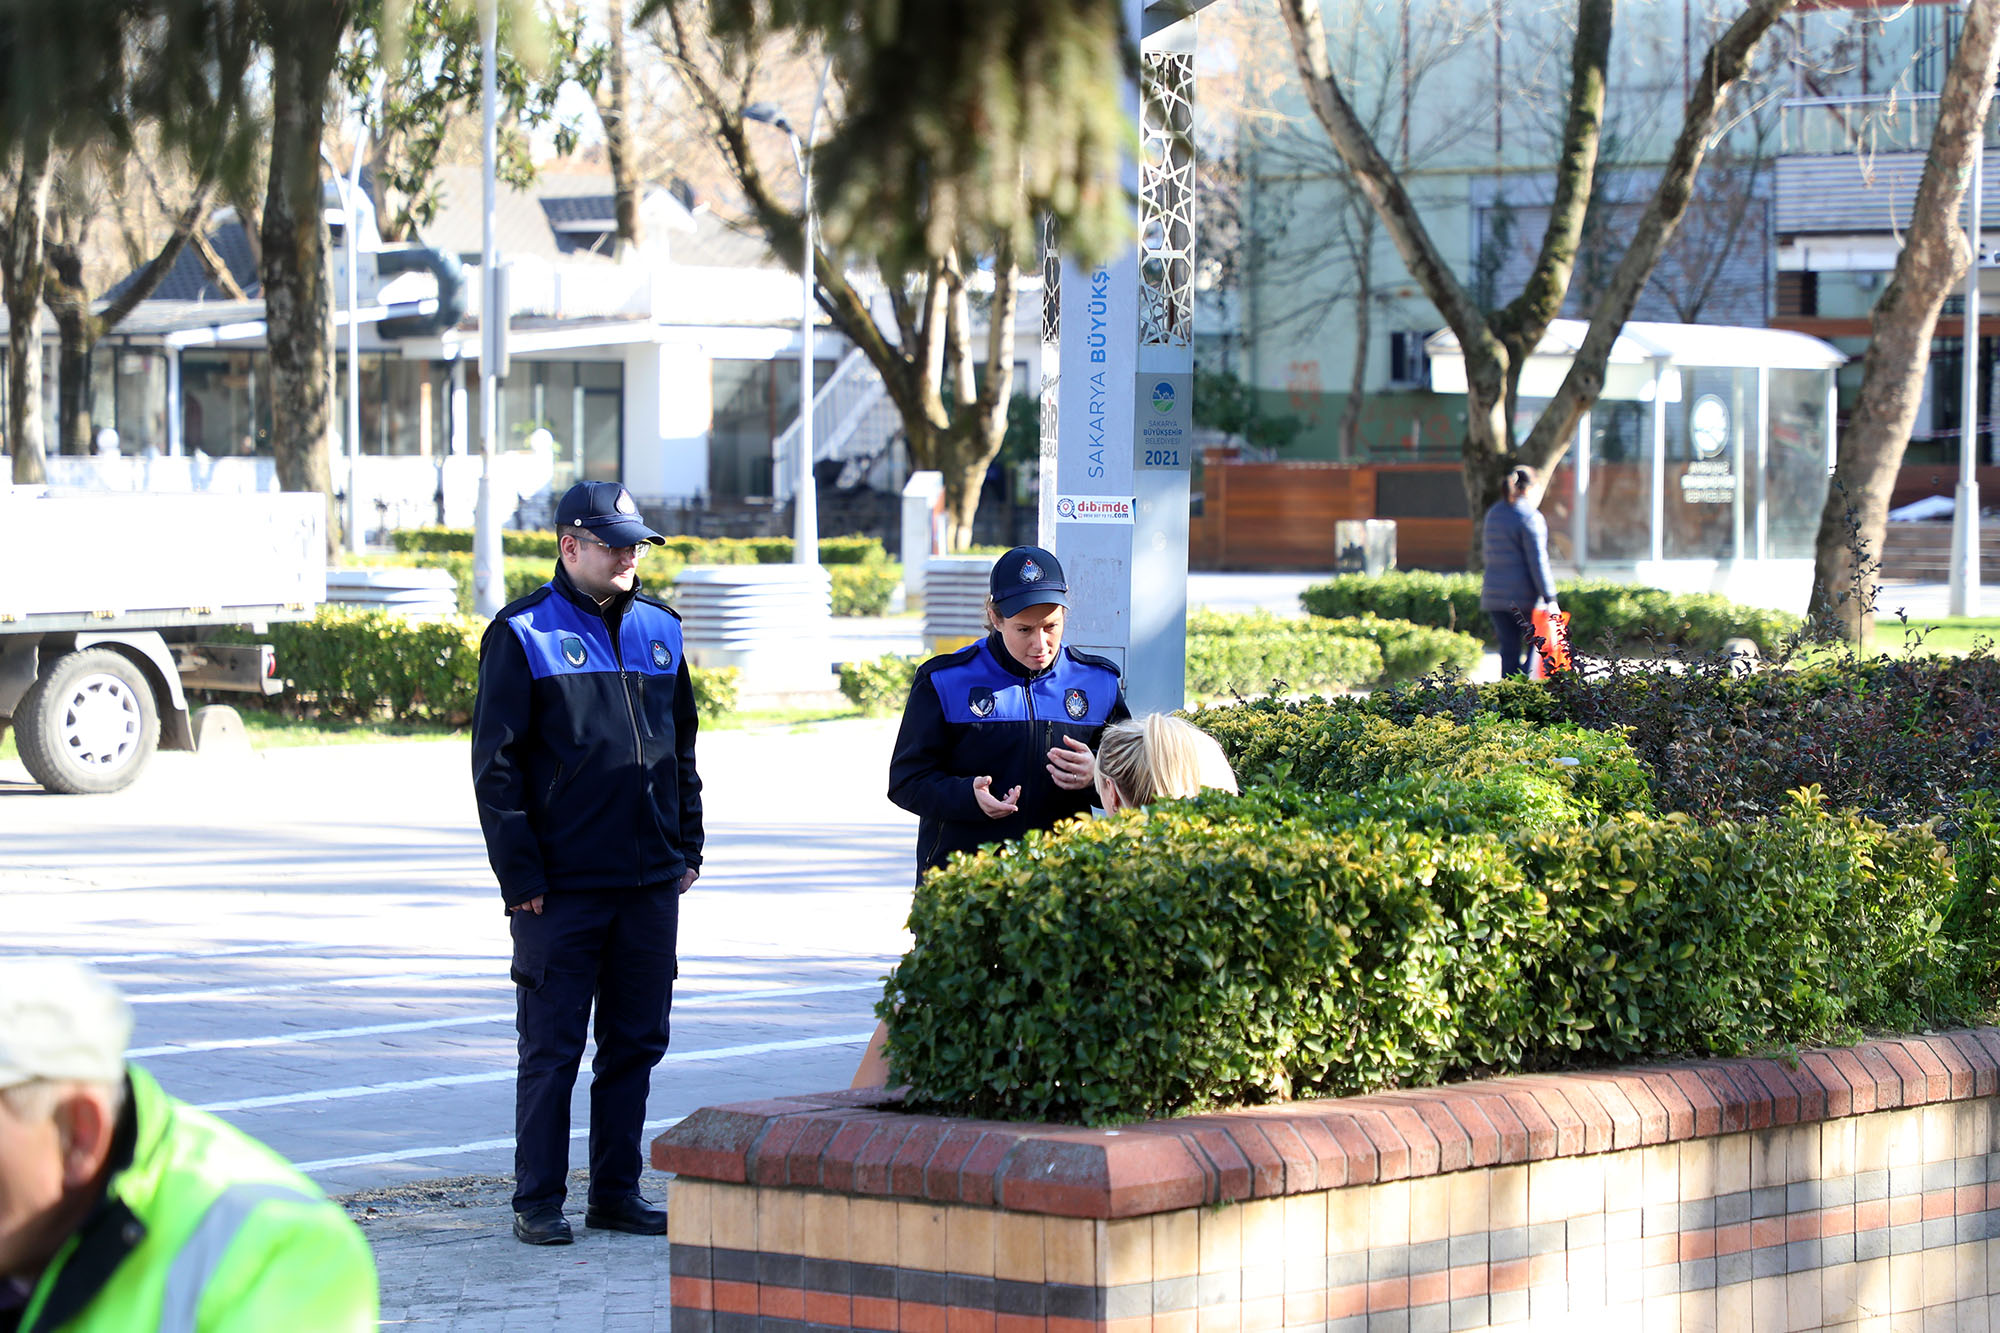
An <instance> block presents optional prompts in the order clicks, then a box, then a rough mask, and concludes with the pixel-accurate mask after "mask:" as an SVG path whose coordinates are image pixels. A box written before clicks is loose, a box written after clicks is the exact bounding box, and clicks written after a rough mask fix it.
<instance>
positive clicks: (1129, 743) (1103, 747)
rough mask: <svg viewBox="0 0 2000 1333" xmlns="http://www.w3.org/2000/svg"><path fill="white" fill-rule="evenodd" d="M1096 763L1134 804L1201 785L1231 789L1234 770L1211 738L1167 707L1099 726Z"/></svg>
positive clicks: (1188, 792) (1195, 790)
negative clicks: (1157, 711) (1105, 725)
mask: <svg viewBox="0 0 2000 1333" xmlns="http://www.w3.org/2000/svg"><path fill="white" fill-rule="evenodd" d="M1097 767H1098V770H1099V771H1100V772H1102V773H1103V774H1104V776H1105V777H1106V778H1107V779H1109V780H1110V781H1111V783H1112V784H1113V785H1114V786H1116V787H1117V788H1118V794H1119V795H1120V796H1122V797H1124V798H1125V799H1127V800H1128V801H1130V802H1131V803H1132V804H1133V805H1151V804H1152V803H1153V802H1154V801H1157V800H1159V799H1161V798H1162V797H1186V796H1196V795H1199V794H1200V792H1201V789H1202V788H1203V787H1216V788H1219V789H1221V790H1223V791H1226V792H1234V791H1235V790H1236V774H1235V773H1233V772H1231V771H1230V768H1229V760H1228V758H1227V757H1225V756H1224V755H1223V753H1222V747H1221V746H1220V745H1217V744H1216V743H1215V738H1214V737H1213V736H1211V735H1209V734H1208V733H1207V732H1205V731H1203V730H1202V729H1201V728H1200V727H1197V726H1195V725H1194V724H1193V723H1192V722H1187V721H1184V720H1183V719H1181V718H1178V717H1175V716H1173V714H1171V713H1149V714H1147V715H1146V716H1145V717H1135V718H1131V719H1129V720H1127V721H1124V722H1119V723H1116V724H1114V725H1112V726H1109V727H1106V728H1105V729H1104V738H1103V739H1102V740H1100V741H1099V742H1098V744H1097Z"/></svg>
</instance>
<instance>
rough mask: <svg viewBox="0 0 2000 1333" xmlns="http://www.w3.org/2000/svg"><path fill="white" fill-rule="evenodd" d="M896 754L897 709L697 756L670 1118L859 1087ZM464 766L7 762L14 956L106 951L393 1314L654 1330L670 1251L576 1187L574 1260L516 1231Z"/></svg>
mask: <svg viewBox="0 0 2000 1333" xmlns="http://www.w3.org/2000/svg"><path fill="white" fill-rule="evenodd" d="M893 737H894V722H893V720H879V721H848V722H836V723H827V724H821V725H817V726H813V727H809V728H797V729H794V728H782V729H769V730H739V731H727V730H718V731H712V732H709V733H707V734H705V735H704V736H703V738H702V740H701V743H700V755H701V766H702V771H703V774H704V777H705V779H706V785H707V789H706V802H707V819H708V829H709V835H708V837H709V841H708V848H707V852H706V856H705V861H706V869H705V874H704V876H703V878H702V880H701V881H700V883H699V884H697V886H696V887H695V889H694V890H693V891H692V892H691V893H689V895H688V896H687V898H686V899H685V900H684V903H683V906H684V912H683V916H682V924H681V977H680V981H679V982H678V984H677V987H676V991H675V995H676V999H675V1004H674V1033H673V1046H672V1049H671V1050H670V1051H669V1053H668V1055H667V1058H666V1060H665V1062H663V1063H662V1064H661V1066H660V1068H659V1070H658V1071H657V1072H656V1073H655V1075H654V1079H653V1092H652V1097H651V1100H650V1102H649V1105H648V1112H649V1115H650V1116H651V1117H652V1121H651V1123H652V1126H653V1130H657V1129H658V1128H661V1127H664V1126H666V1125H668V1124H671V1123H673V1122H674V1121H675V1120H676V1119H678V1118H679V1117H680V1116H683V1115H685V1114H687V1113H688V1112H689V1111H692V1110H694V1109H695V1108H696V1107H698V1106H702V1105H706V1104H711V1103H716V1102H727V1101H740V1100H745V1099H749V1098H757V1097H765V1096H771V1095H773V1094H779V1093H785V1092H802V1091H814V1090H820V1089H825V1088H833V1087H845V1086H846V1084H847V1082H848V1079H849V1078H850V1076H851V1075H852V1073H853V1070H854V1066H855V1062H856V1061H857V1059H858V1058H859V1056H860V1052H861V1049H862V1047H863V1045H864V1044H865V1042H866V1040H867V1037H868V1035H869V1033H870V1031H871V1030H872V1029H873V1027H874V1025H875V1018H874V1014H873V1005H874V1002H875V1000H876V998H877V996H879V995H880V993H881V981H880V978H881V976H882V974H883V973H884V972H885V971H886V970H887V969H888V967H889V966H890V965H891V964H892V963H893V961H894V960H895V958H896V957H897V956H898V955H899V954H900V953H901V952H902V950H903V949H904V948H905V947H906V940H907V936H906V935H905V933H904V929H903V926H904V919H905V917H906V915H907V913H908V908H909V896H910V882H911V879H912V875H913V872H914V860H913V856H912V847H913V844H914V841H915V820H914V819H913V818H911V817H910V816H908V815H906V814H904V813H903V812H902V811H900V810H898V809H896V808H895V807H893V806H891V805H890V804H889V802H888V800H887V798H886V797H885V796H884V795H883V789H884V787H885V786H886V779H885V776H884V775H885V774H886V771H887V767H888V756H889V747H890V743H891V741H892V740H893ZM468 774H469V759H468V757H467V750H466V746H465V745H464V744H463V743H461V742H412V743H403V744H386V745H349V746H342V745H334V746H320V747H308V748H296V749H272V750H265V751H262V752H260V753H258V754H256V755H253V756H249V757H243V758H237V759H220V758H215V757H206V758H197V757H195V756H191V755H184V754H163V755H160V756H159V757H158V759H157V761H156V762H155V764H154V765H153V766H152V768H151V769H150V770H149V771H148V773H147V774H146V775H145V776H144V777H143V778H142V779H141V780H140V782H139V783H138V784H136V785H135V786H133V787H132V788H130V789H129V790H127V791H125V792H121V793H118V794H117V795H113V796H106V797H52V796H46V795H43V794H42V793H41V791H40V789H39V788H37V787H35V786H33V785H32V784H31V783H30V782H29V780H28V777H27V774H26V772H25V770H23V769H22V768H21V767H20V766H19V765H18V764H15V763H7V764H0V846H4V847H5V849H6V853H5V856H4V859H0V909H4V911H5V912H6V918H7V922H8V928H7V931H6V933H5V940H4V944H0V948H4V949H6V950H7V951H10V952H12V951H22V952H29V953H45V954H62V955H67V956H72V957H81V958H87V959H90V960H91V961H93V962H95V963H96V964H97V965H98V966H99V967H100V968H102V970H103V971H104V972H105V973H106V974H108V975H109V976H111V977H112V978H113V979H115V980H116V982H117V983H118V985H119V986H120V987H121V988H123V990H124V991H125V993H126V994H127V996H128V997H129V998H130V999H131V1001H132V1003H133V1008H134V1011H135V1014H136V1017H137V1028H136V1031H135V1033H134V1036H133V1045H134V1047H135V1050H134V1052H133V1054H134V1058H135V1059H137V1060H138V1061H139V1062H140V1063H141V1064H143V1065H145V1066H146V1067H147V1068H148V1069H150V1070H151V1071H152V1072H153V1073H155V1074H156V1075H158V1077H159V1078H160V1081H161V1082H162V1083H163V1084H165V1085H166V1087H167V1089H168V1090H169V1091H170V1092H172V1093H174V1094H175V1095H177V1096H179V1097H182V1098H185V1099H186V1100H188V1101H190V1102H193V1103H194V1104H196V1105H198V1106H203V1107H207V1108H208V1109H210V1110H213V1111H215V1112H216V1113H218V1114H219V1115H221V1116H223V1117H224V1118H225V1119H227V1120H229V1121H230V1122H232V1123H234V1124H237V1125H240V1126H242V1127H243V1128H245V1129H247V1130H249V1131H250V1132H252V1133H254V1134H256V1135H258V1136H259V1137H260V1138H262V1139H264V1140H265V1141H266V1142H268V1143H270V1144H271V1145H272V1146H273V1147H275V1148H277V1149H278V1151H280V1152H282V1153H284V1154H285V1155H286V1156H288V1157H290V1158H291V1159H292V1160H293V1161H295V1162H297V1163H299V1164H300V1165H301V1166H302V1167H303V1168H304V1169H305V1170H306V1171H307V1172H308V1173H309V1174H310V1175H312V1176H313V1177H314V1178H315V1179H316V1180H318V1181H319V1182H320V1184H321V1185H322V1186H324V1187H325V1188H326V1189H327V1191H328V1192H329V1193H332V1194H338V1195H355V1196H356V1197H355V1199H354V1207H355V1209H356V1211H357V1212H358V1213H359V1214H360V1215H361V1216H362V1217H363V1218H364V1225H365V1226H366V1227H367V1228H368V1230H369V1232H370V1234H371V1236H372V1237H373V1239H374V1241H375V1244H376V1247H377V1253H378V1256H379V1258H380V1262H381V1268H382V1277H383V1288H384V1301H383V1306H384V1317H385V1320H387V1321H389V1322H390V1326H392V1327H400V1326H404V1325H407V1326H410V1327H421V1328H437V1329H501V1328H514V1327H519V1328H548V1327H552V1326H555V1325H556V1324H557V1323H558V1322H559V1323H560V1325H561V1326H563V1327H578V1328H596V1327H599V1326H600V1325H601V1326H603V1327H606V1328H634V1329H646V1328H651V1327H653V1326H654V1320H655V1312H656V1311H657V1312H658V1315H657V1318H658V1320H659V1323H660V1325H661V1326H664V1324H665V1320H666V1313H665V1311H666V1308H667V1305H668V1300H667V1278H666V1272H667V1270H666V1253H667V1247H666V1243H665V1242H664V1241H663V1240H660V1239H657V1238H653V1239H646V1238H639V1237H629V1236H611V1235H605V1234H601V1233H597V1232H591V1231H587V1230H585V1229H584V1228H583V1227H582V1226H581V1221H582V1218H581V1212H582V1200H581V1196H580V1194H577V1193H573V1194H572V1198H571V1203H572V1204H573V1205H574V1207H573V1211H574V1212H575V1213H576V1214H577V1216H576V1217H575V1219H574V1221H575V1222H576V1223H577V1224H578V1226H577V1232H578V1243H577V1244H576V1245H575V1246H572V1247H570V1248H568V1249H553V1250H531V1249H528V1248H527V1247H524V1246H521V1245H518V1244H516V1243H515V1242H514V1241H513V1240H512V1239H511V1237H510V1236H509V1235H508V1232H507V1223H508V1218H509V1212H508V1207H507V1197H508V1192H509V1189H510V1188H511V1187H510V1185H509V1184H508V1183H507V1182H506V1181H505V1180H504V1179H503V1178H504V1177H505V1176H506V1175H507V1173H508V1172H510V1171H511V1169H512V1163H513V1079H514V1040H513V988H512V986H511V984H510V983H509V982H508V979H507V953H508V936H507V929H506V920H505V918H504V916H503V915H502V913H501V910H500V901H499V894H498V891H497V890H496V889H495V888H494V887H493V882H492V876H491V873H490V871H489V870H488V868H487V865H486V855H485V848H484V844H483V843H482V842H481V840H480V836H479V830H478V825H477V822H476V819H475V816H474V811H473V804H472V795H471V789H470V779H469V776H468ZM588 1058H589V1057H588V1055H586V1064H587V1062H588ZM586 1082H587V1076H586V1077H585V1078H584V1079H582V1080H579V1088H578V1093H577V1098H576V1102H575V1110H574V1114H575V1122H574V1123H575V1124H576V1126H577V1127H578V1128H579V1130H580V1129H581V1127H582V1126H583V1125H584V1124H586V1123H587V1116H586V1109H587V1102H586V1099H585V1093H584V1090H583V1087H582V1084H583V1083H586ZM651 1132H653V1131H649V1135H650V1133H651ZM583 1161H584V1143H583V1140H582V1139H581V1138H577V1139H576V1140H575V1141H574V1143H573V1157H572V1164H573V1165H575V1166H581V1165H582V1164H583ZM663 1184H664V1182H663V1180H662V1179H661V1178H660V1177H658V1176H657V1175H655V1174H653V1173H652V1172H650V1171H649V1172H648V1175H647V1182H646V1188H647V1189H648V1191H649V1192H651V1193H652V1194H653V1195H654V1196H655V1197H658V1196H659V1195H660V1194H661V1193H662V1186H663ZM369 1207H373V1208H374V1209H375V1212H374V1213H373V1214H372V1215H371V1214H369V1213H368V1212H367V1211H366V1209H368V1208H369ZM557 1316H561V1318H560V1319H559V1320H558V1319H557V1318H556V1317H557Z"/></svg>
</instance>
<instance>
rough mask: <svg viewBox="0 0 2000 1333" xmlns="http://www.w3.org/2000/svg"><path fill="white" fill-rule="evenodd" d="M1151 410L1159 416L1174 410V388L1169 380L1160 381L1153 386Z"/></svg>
mask: <svg viewBox="0 0 2000 1333" xmlns="http://www.w3.org/2000/svg"><path fill="white" fill-rule="evenodd" d="M1153 410H1154V411H1155V412H1158V413H1159V414H1160V415H1161V416H1165V415H1166V414H1167V413H1169V412H1171V411H1173V410H1174V386H1173V382H1172V381H1170V380H1161V381H1160V382H1159V383H1158V384H1155V385H1154V386H1153Z"/></svg>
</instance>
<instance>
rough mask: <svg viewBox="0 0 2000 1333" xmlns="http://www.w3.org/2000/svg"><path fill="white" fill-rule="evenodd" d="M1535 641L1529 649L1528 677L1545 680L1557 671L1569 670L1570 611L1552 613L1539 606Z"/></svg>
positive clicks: (1536, 609) (1535, 620)
mask: <svg viewBox="0 0 2000 1333" xmlns="http://www.w3.org/2000/svg"><path fill="white" fill-rule="evenodd" d="M1534 626H1535V642H1534V644H1533V645H1532V646H1531V647H1530V648H1529V650H1528V678H1529V679H1530V680H1545V679H1547V678H1548V676H1549V675H1550V674H1551V673H1553V672H1557V671H1568V670H1569V669H1570V660H1569V612H1567V611H1557V612H1554V613H1551V612H1550V611H1549V610H1548V608H1547V607H1541V606H1538V607H1536V608H1535V612H1534Z"/></svg>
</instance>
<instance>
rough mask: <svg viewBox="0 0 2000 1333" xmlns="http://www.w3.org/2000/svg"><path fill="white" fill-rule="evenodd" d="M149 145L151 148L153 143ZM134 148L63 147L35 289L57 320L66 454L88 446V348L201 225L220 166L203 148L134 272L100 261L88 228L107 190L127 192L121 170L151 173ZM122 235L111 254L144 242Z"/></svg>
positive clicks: (158, 279)
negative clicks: (114, 286) (42, 270)
mask: <svg viewBox="0 0 2000 1333" xmlns="http://www.w3.org/2000/svg"><path fill="white" fill-rule="evenodd" d="M149 148H150V150H151V151H157V150H158V149H157V144H155V145H150V146H149ZM135 151H137V152H143V151H148V150H135ZM134 155H135V154H134V153H124V152H120V151H119V149H118V148H117V146H116V145H115V144H112V143H102V144H98V145H96V146H94V147H93V148H90V149H85V150H80V151H77V152H73V153H70V154H68V155H67V157H66V159H65V163H64V168H63V171H62V173H61V180H60V182H59V184H58V186H57V189H56V193H55V200H56V202H55V206H54V207H53V209H52V210H51V213H50V222H49V236H48V242H47V252H48V265H47V273H46V276H45V279H44V284H43V291H42V295H43V299H44V300H45V301H46V302H47V304H48V308H49V312H50V313H51V314H52V315H54V316H55V320H56V331H57V353H56V394H57V398H56V403H57V410H56V419H57V426H56V433H57V436H58V438H59V440H60V448H61V452H63V453H65V454H73V455H82V454H87V453H89V452H90V447H91V439H92V436H93V434H94V432H93V431H92V429H91V427H92V422H91V408H90V356H91V351H92V349H93V348H95V347H96V346H97V344H98V342H99V341H100V340H101V339H102V338H103V337H104V335H105V334H107V333H109V332H110V331H111V330H113V329H115V328H117V327H118V325H119V324H121V323H122V322H124V320H125V317H126V316H127V315H130V314H131V313H132V312H133V311H134V310H135V309H137V308H138V306H139V303H140V302H141V301H144V300H145V299H146V298H148V297H150V296H151V295H152V294H153V293H154V292H156V291H158V290H159V287H160V284H161V283H162V282H164V281H165V280H166V277H167V275H168V274H169V273H171V272H172V271H173V268H174V265H175V264H176V263H177V262H178V261H179V259H180V256H181V252H182V251H183V250H185V249H186V248H187V246H188V243H189V241H190V240H191V239H192V237H193V236H194V235H195V234H196V232H198V231H199V230H201V229H202V228H203V227H205V226H206V225H207V222H208V214H209V205H210V201H211V200H212V199H213V197H214V192H215V185H216V180H217V176H218V174H219V173H220V171H221V165H222V159H221V154H220V153H219V152H210V153H209V154H208V155H207V158H206V160H205V161H204V162H203V163H202V165H201V167H200V169H199V172H198V174H197V175H196V176H195V177H194V179H193V180H192V181H191V182H190V183H189V184H188V185H187V187H186V195H185V198H184V201H183V202H182V203H181V205H180V207H179V208H178V209H176V210H175V212H174V214H173V216H172V218H171V220H170V221H169V222H168V223H167V226H166V229H165V235H164V236H163V237H156V238H154V244H155V245H156V247H157V248H155V249H154V250H153V252H152V254H151V255H150V257H149V258H147V259H146V260H145V261H144V262H143V266H142V267H140V268H139V269H138V270H137V272H131V270H129V269H128V268H127V267H125V265H124V264H123V263H118V262H113V263H111V264H108V265H107V264H106V263H104V262H103V259H104V258H105V256H103V255H101V254H94V253H93V246H92V240H91V232H92V229H93V227H94V226H95V224H96V223H97V221H98V220H99V218H100V216H102V215H103V214H105V213H107V212H110V211H111V207H110V205H109V203H108V201H107V196H111V195H117V194H123V193H125V192H126V191H125V190H124V189H121V188H120V187H121V186H123V185H126V184H127V183H128V182H127V180H126V177H127V176H128V174H129V175H139V174H145V175H147V176H148V177H149V178H151V177H152V176H153V174H154V173H152V172H151V170H150V169H145V170H143V171H142V170H141V169H140V164H139V163H138V162H136V161H133V160H131V159H132V158H133V157H134ZM128 167H130V168H131V170H130V172H129V173H128V171H127V168H128ZM126 216H127V217H130V216H132V213H130V212H128V213H127V214H126ZM121 240H122V241H123V243H122V244H120V245H118V246H116V247H115V248H113V249H112V251H111V257H113V258H114V261H115V260H118V259H126V258H128V257H129V256H130V255H131V254H132V253H133V251H134V250H135V249H138V248H140V247H141V246H143V245H144V244H145V243H146V240H145V239H142V238H141V237H138V236H135V235H133V234H132V233H131V232H129V231H126V232H123V233H122V235H121ZM93 261H95V262H93ZM93 270H94V271H93ZM128 273H129V274H130V277H129V280H128V281H126V282H124V283H123V284H122V285H121V286H120V287H119V288H118V290H117V293H116V294H115V295H114V296H112V297H111V298H110V299H109V300H107V301H104V302H103V304H102V305H100V304H99V303H98V302H99V297H98V296H97V293H99V292H101V291H103V290H104V288H105V287H106V286H107V285H109V284H110V283H111V282H113V281H115V280H117V279H118V278H121V277H126V276H127V274H128Z"/></svg>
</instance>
